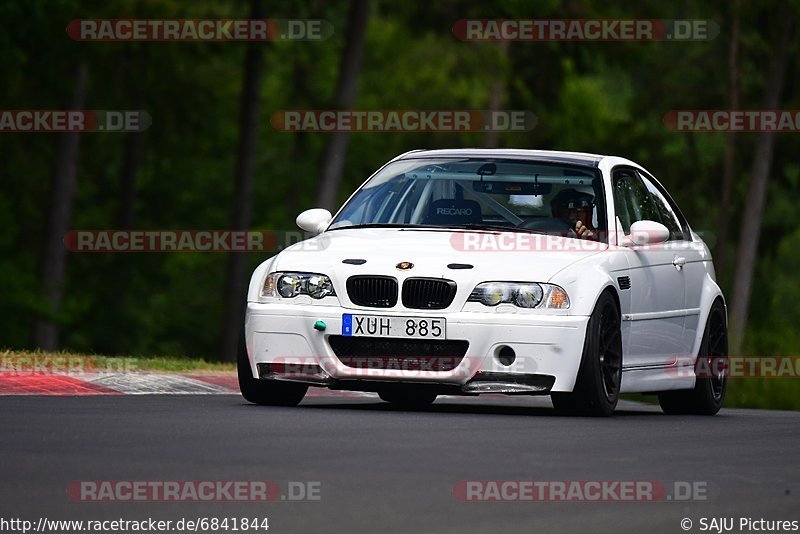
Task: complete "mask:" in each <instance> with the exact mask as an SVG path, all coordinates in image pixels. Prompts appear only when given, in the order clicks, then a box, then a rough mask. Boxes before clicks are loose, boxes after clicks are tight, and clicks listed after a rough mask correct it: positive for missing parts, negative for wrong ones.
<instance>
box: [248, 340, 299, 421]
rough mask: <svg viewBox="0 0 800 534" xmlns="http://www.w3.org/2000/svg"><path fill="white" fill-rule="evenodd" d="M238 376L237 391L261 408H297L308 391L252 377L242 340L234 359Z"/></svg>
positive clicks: (297, 386) (287, 384) (295, 386)
mask: <svg viewBox="0 0 800 534" xmlns="http://www.w3.org/2000/svg"><path fill="white" fill-rule="evenodd" d="M236 363H237V365H236V367H237V371H238V375H239V391H241V392H242V397H244V398H245V400H247V401H248V402H252V403H253V404H261V405H263V406H297V405H298V404H300V401H301V400H303V397H305V395H306V391H308V386H306V385H303V384H295V383H292V382H281V381H278V380H268V379H264V378H261V379H257V378H254V377H253V371H252V369H251V368H250V360H249V359H248V358H247V348H246V347H245V343H244V338H242V339H241V340H240V341H239V354H238V356H237V358H236Z"/></svg>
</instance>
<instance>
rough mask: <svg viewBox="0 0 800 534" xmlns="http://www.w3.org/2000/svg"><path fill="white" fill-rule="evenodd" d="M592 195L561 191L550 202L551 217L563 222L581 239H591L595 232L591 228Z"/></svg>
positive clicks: (574, 191)
mask: <svg viewBox="0 0 800 534" xmlns="http://www.w3.org/2000/svg"><path fill="white" fill-rule="evenodd" d="M593 206H594V195H590V194H589V193H581V192H580V191H577V190H575V189H562V190H561V191H559V192H558V193H557V194H556V196H554V197H553V199H552V200H551V201H550V209H551V210H552V212H553V217H556V218H558V219H561V220H563V221H564V222H566V223H567V224H569V226H570V228H572V229H573V230H575V233H576V234H578V237H580V238H581V239H592V238H594V236H595V233H596V232H597V230H596V229H595V228H592V211H593V209H594V208H593Z"/></svg>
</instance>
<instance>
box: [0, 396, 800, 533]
mask: <svg viewBox="0 0 800 534" xmlns="http://www.w3.org/2000/svg"><path fill="white" fill-rule="evenodd" d="M0 407H1V410H0V412H1V413H2V415H0V422H1V424H2V438H0V439H2V460H0V479H1V480H2V484H3V491H2V504H0V510H1V511H2V512H1V513H0V516H1V517H3V518H10V517H16V518H23V519H30V520H32V521H34V522H35V521H37V519H38V518H40V517H42V516H44V517H47V518H48V519H120V518H121V519H128V520H142V519H147V518H148V517H152V518H157V519H171V520H177V519H179V518H182V517H183V518H199V517H209V518H210V517H218V518H223V517H235V516H239V517H242V516H245V517H258V518H263V517H268V518H269V527H270V528H269V532H270V533H282V532H458V533H463V532H548V533H549V532H620V531H625V532H684V530H683V529H682V528H681V520H682V519H684V518H688V519H690V520H691V521H692V522H693V528H692V530H693V531H701V528H700V520H701V518H712V517H728V518H735V519H736V521H737V525H736V526H737V528H738V518H740V517H749V518H752V519H754V520H758V519H761V518H763V519H766V520H790V521H791V520H794V521H797V520H800V460H798V458H799V457H800V453H799V452H798V445H799V444H800V413H791V412H779V411H756V410H723V411H722V412H721V413H720V415H718V416H717V417H677V416H666V415H662V414H661V412H660V410H658V408H657V407H654V406H648V405H643V404H638V403H631V402H623V403H621V405H620V408H619V410H618V413H617V415H615V416H614V417H613V418H610V419H590V418H567V417H559V416H556V415H555V414H554V413H553V411H552V409H551V408H550V403H549V400H548V399H547V398H546V397H544V398H534V399H531V398H503V397H490V398H484V397H481V398H476V399H472V398H470V399H460V398H458V399H455V398H440V399H439V400H438V401H437V402H436V404H435V405H434V406H433V407H432V408H430V409H428V410H425V411H419V412H414V411H403V410H399V409H394V408H392V407H390V406H389V405H388V404H385V403H382V402H380V401H378V400H377V398H373V397H351V398H348V397H321V396H318V397H311V398H307V399H306V400H305V401H304V402H303V404H301V405H300V406H299V407H298V408H271V407H259V406H254V405H249V404H246V403H245V402H244V401H243V400H242V399H241V397H239V396H236V395H144V396H134V395H107V396H81V397H78V396H67V397H64V396H60V397H46V396H7V397H2V398H0ZM76 480H78V481H81V480H147V481H156V480H173V481H174V480H274V481H276V482H277V483H278V485H279V486H280V487H281V491H282V492H283V491H286V488H287V487H288V484H289V481H294V482H298V481H302V482H304V483H305V482H312V483H313V482H317V483H318V487H319V500H306V501H301V502H289V500H280V499H277V500H275V501H273V502H259V503H249V502H248V503H246V502H213V503H198V502H169V503H164V502H114V503H107V502H105V503H100V502H79V501H76V500H74V499H73V498H71V497H70V496H69V495H68V493H67V487H68V485H69V483H70V481H76ZM464 480H479V481H480V480H498V481H501V480H538V481H569V480H583V481H586V480H596V481H602V480H611V481H614V480H616V481H630V480H637V481H654V480H655V481H662V482H664V483H665V484H666V483H667V482H668V481H669V484H672V482H673V481H683V482H687V481H689V482H699V483H701V484H702V485H703V487H704V488H705V491H706V493H705V500H692V501H682V500H681V501H677V500H675V499H673V500H666V499H664V500H660V501H658V502H464V501H463V500H460V499H458V498H457V497H456V496H455V494H454V487H455V486H456V485H458V484H459V481H464ZM309 487H310V486H309ZM669 487H672V486H669ZM284 497H286V494H284ZM738 531H739V530H734V532H738ZM745 531H747V530H745ZM251 532H252V531H251ZM260 532H264V531H263V530H261V531H260Z"/></svg>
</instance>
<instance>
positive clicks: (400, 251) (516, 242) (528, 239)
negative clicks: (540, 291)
mask: <svg viewBox="0 0 800 534" xmlns="http://www.w3.org/2000/svg"><path fill="white" fill-rule="evenodd" d="M607 248H608V246H607V245H605V244H603V243H596V242H589V241H582V240H580V239H574V238H565V237H559V236H545V235H542V234H528V233H517V232H493V231H492V232H487V231H466V230H457V231H455V230H454V231H449V230H418V229H400V228H353V229H337V230H329V231H327V232H324V233H322V234H320V235H318V236H316V237H314V238H311V239H308V240H306V241H303V242H300V243H297V244H295V245H293V246H291V247H289V248H287V249H285V250H284V251H283V252H281V253H280V254H279V255H278V256H277V257H276V258H275V262H274V263H273V265H272V269H271V270H272V271H305V272H316V273H322V274H326V275H328V276H330V277H331V279H332V280H333V282H334V286H335V287H340V286H341V285H343V284H344V281H345V280H346V279H347V278H348V277H349V276H352V275H354V274H378V275H390V276H395V277H396V278H398V280H402V279H404V278H407V277H411V276H425V277H435V278H449V279H452V280H455V281H456V282H459V283H466V282H470V283H476V284H477V283H480V282H484V281H488V280H509V281H535V282H547V281H549V280H550V279H551V278H552V277H553V276H554V275H555V274H556V273H558V272H559V271H561V270H562V269H564V268H565V267H567V266H569V265H571V264H572V263H575V262H577V261H579V260H581V259H584V258H586V257H587V256H590V255H593V254H597V253H599V252H602V251H604V250H606V249H607ZM346 260H347V263H343V262H345V261H346ZM354 260H356V261H354ZM361 260H365V261H363V262H362V261H361ZM401 262H409V263H411V264H413V266H412V267H411V268H410V269H407V270H401V269H399V268H398V264H400V263H401ZM356 263H359V264H356ZM467 266H471V267H467Z"/></svg>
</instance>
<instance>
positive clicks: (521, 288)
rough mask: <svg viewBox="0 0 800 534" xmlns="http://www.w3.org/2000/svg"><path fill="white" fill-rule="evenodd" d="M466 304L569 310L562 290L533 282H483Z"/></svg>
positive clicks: (474, 290)
mask: <svg viewBox="0 0 800 534" xmlns="http://www.w3.org/2000/svg"><path fill="white" fill-rule="evenodd" d="M467 302H480V303H481V304H483V305H484V306H497V305H498V304H501V303H509V304H513V305H514V306H517V307H518V308H549V309H558V310H565V309H567V308H569V297H568V296H567V292H566V291H564V289H563V288H561V287H559V286H557V285H554V284H539V283H533V282H484V283H482V284H478V285H477V286H476V287H475V289H473V290H472V293H471V294H470V296H469V298H468V299H467Z"/></svg>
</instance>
